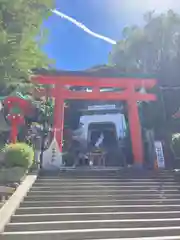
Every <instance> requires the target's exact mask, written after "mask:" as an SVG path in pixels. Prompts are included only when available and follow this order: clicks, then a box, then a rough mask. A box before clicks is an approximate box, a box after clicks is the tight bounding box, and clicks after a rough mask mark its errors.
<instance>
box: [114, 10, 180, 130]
mask: <svg viewBox="0 0 180 240" xmlns="http://www.w3.org/2000/svg"><path fill="white" fill-rule="evenodd" d="M144 21H145V24H144V26H143V27H139V26H132V27H126V28H125V29H124V30H123V34H122V36H123V38H122V40H120V41H119V42H118V43H117V44H116V45H115V46H114V47H113V49H112V52H111V53H110V64H111V65H113V66H114V67H115V68H117V69H119V70H120V71H121V72H123V73H126V74H127V75H128V74H131V75H132V74H134V75H136V74H137V73H138V75H141V74H148V75H149V76H152V77H153V78H156V79H157V81H158V87H159V89H154V91H155V92H156V93H157V96H158V99H159V101H158V104H154V103H151V104H150V105H152V106H148V108H149V110H148V111H145V109H144V110H143V111H145V112H146V113H147V112H148V113H149V114H148V115H149V118H148V120H149V122H150V121H152V120H153V125H155V126H157V129H158V128H160V127H161V128H162V126H164V127H166V128H167V127H170V128H171V127H172V123H173V121H172V115H173V114H174V113H175V112H176V111H177V109H178V108H179V106H180V90H179V89H176V91H175V90H169V89H167V90H164V88H165V87H166V88H170V89H171V88H172V86H178V85H179V78H180V68H179V64H180V15H179V14H177V13H175V12H173V11H172V10H169V11H168V12H167V13H163V14H160V15H156V14H155V12H148V13H146V14H145V15H144ZM142 87H143V86H142ZM143 105H147V104H143ZM159 105H161V106H159ZM144 108H147V106H144ZM164 110H165V111H164ZM162 115H163V116H164V121H163V120H162ZM146 119H147V117H146ZM157 119H158V121H157ZM149 122H148V124H149ZM163 123H164V124H163ZM146 124H147V122H146ZM161 125H162V126H161ZM151 127H152V125H151Z"/></svg>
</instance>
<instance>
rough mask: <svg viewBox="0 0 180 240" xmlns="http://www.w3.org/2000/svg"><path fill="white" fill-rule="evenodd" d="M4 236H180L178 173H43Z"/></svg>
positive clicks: (142, 239)
mask: <svg viewBox="0 0 180 240" xmlns="http://www.w3.org/2000/svg"><path fill="white" fill-rule="evenodd" d="M0 237H1V239H2V240H29V239H31V240H41V239H43V240H47V239H48V240H49V239H52V240H59V239H61V240H118V239H121V240H123V239H124V240H128V239H129V240H175V239H180V183H179V180H178V176H177V175H175V174H174V173H173V172H167V171H164V172H147V171H132V170H129V171H127V170H124V171H122V170H121V171H110V170H109V171H105V170H104V171H95V170H94V171H92V170H91V171H86V170H85V171H69V172H61V173H57V174H56V175H55V174H54V173H49V172H46V173H41V176H40V177H39V178H38V179H37V180H36V182H35V183H34V185H33V186H32V188H31V190H30V192H29V193H28V194H27V196H26V197H25V198H24V201H23V202H22V203H21V204H20V207H19V208H18V209H17V211H16V213H15V215H14V216H12V219H11V222H10V223H9V224H8V225H7V226H6V228H5V231H4V233H3V234H2V236H0Z"/></svg>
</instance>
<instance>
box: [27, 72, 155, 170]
mask: <svg viewBox="0 0 180 240" xmlns="http://www.w3.org/2000/svg"><path fill="white" fill-rule="evenodd" d="M32 80H33V81H34V82H36V83H39V84H47V85H54V86H55V87H54V88H51V89H49V90H48V92H47V94H48V95H49V96H50V97H53V98H55V109H54V129H56V138H57V141H58V143H59V148H60V151H62V140H63V128H64V100H66V99H81V100H86V99H87V100H90V99H91V100H109V101H111V100H125V101H127V103H128V113H129V126H130V132H131V139H132V150H133V154H134V163H135V164H136V165H141V166H142V165H143V161H144V154H143V144H142V137H141V126H140V120H139V114H138V107H137V101H155V100H156V96H155V95H154V94H149V93H140V92H137V91H136V90H137V89H138V88H141V87H142V86H143V87H144V88H145V89H147V88H152V87H154V86H155V84H156V81H155V80H154V79H133V78H131V79H130V78H100V77H88V76H67V75H66V76H35V77H33V79H32ZM67 85H68V86H84V87H91V88H92V91H91V92H83V91H82V92H79V91H77V92H76V91H71V90H69V89H67V88H66V86H67ZM105 87H117V88H118V87H119V88H122V89H124V91H122V92H119V93H117V92H116V93H115V92H101V91H100V88H105ZM45 94H46V90H45V89H44V90H41V91H40V93H39V95H41V96H42V95H45Z"/></svg>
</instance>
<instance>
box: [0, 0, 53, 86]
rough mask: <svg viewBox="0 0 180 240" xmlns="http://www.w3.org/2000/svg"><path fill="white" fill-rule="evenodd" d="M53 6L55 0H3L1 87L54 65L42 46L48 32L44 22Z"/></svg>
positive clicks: (0, 5) (0, 10)
mask: <svg viewBox="0 0 180 240" xmlns="http://www.w3.org/2000/svg"><path fill="white" fill-rule="evenodd" d="M52 7H53V0H28V1H27V0H11V1H9V0H0V76H1V79H0V89H2V88H4V87H6V86H7V84H10V85H11V84H13V83H14V84H17V83H20V82H24V81H27V80H28V79H29V75H30V74H31V69H33V68H37V67H48V65H49V64H50V62H49V59H48V58H47V57H46V55H45V54H44V53H43V52H42V50H41V45H42V44H43V43H44V40H45V39H46V34H47V32H46V29H44V28H43V27H42V23H43V20H44V19H45V18H46V17H48V16H49V10H48V9H51V8H52Z"/></svg>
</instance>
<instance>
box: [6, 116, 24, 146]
mask: <svg viewBox="0 0 180 240" xmlns="http://www.w3.org/2000/svg"><path fill="white" fill-rule="evenodd" d="M7 119H8V120H9V121H10V123H11V137H10V140H11V142H12V143H16V140H17V135H18V127H19V126H20V125H23V124H24V117H23V116H22V115H21V114H8V116H7Z"/></svg>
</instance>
